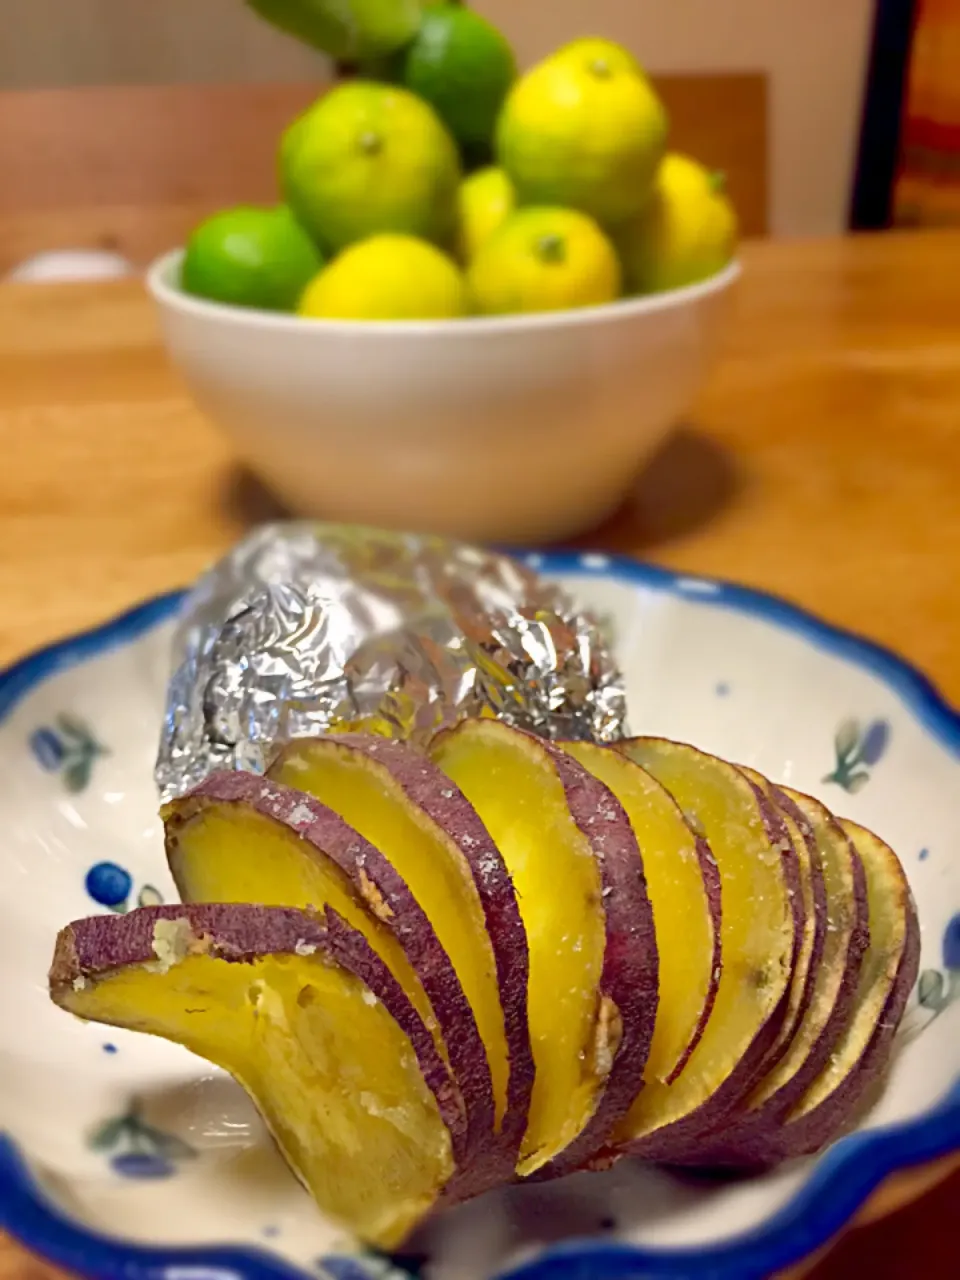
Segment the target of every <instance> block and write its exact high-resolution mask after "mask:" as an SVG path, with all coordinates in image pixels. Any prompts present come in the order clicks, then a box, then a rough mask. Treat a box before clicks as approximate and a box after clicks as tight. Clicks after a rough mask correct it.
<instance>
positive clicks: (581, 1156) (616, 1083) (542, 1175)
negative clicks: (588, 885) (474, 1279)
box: [529, 743, 659, 1181]
mask: <svg viewBox="0 0 960 1280" xmlns="http://www.w3.org/2000/svg"><path fill="white" fill-rule="evenodd" d="M541 745H542V746H543V747H544V749H545V750H546V751H547V753H548V754H549V756H550V758H551V760H552V761H553V764H554V767H555V768H556V771H557V774H558V776H559V778H560V781H561V783H562V784H563V789H564V793H565V797H566V801H567V806H568V808H569V810H570V815H571V817H572V818H573V820H574V822H575V823H576V825H577V826H578V827H579V829H580V831H581V832H582V833H583V835H584V836H585V837H586V838H587V840H589V842H590V845H591V847H592V849H593V851H594V854H595V856H596V859H597V863H598V866H599V869H600V880H601V885H602V890H601V892H602V895H603V906H604V911H605V914H606V945H605V949H604V957H603V969H602V971H601V975H600V995H601V996H606V997H607V998H608V999H609V1000H611V1001H612V1002H613V1004H614V1005H616V1007H617V1009H618V1010H619V1012H620V1018H621V1021H622V1029H623V1033H622V1039H621V1041H620V1044H619V1046H618V1048H617V1051H616V1054H615V1055H614V1060H613V1066H612V1068H611V1070H610V1075H609V1077H608V1078H607V1082H606V1085H605V1087H604V1089H603V1092H602V1094H601V1097H600V1101H599V1103H598V1105H597V1108H596V1110H595V1111H594V1113H593V1115H592V1116H591V1118H590V1119H589V1120H588V1121H587V1123H586V1125H585V1126H584V1127H583V1129H582V1130H581V1131H580V1133H579V1134H578V1135H577V1137H576V1138H575V1139H574V1140H573V1142H571V1143H570V1144H569V1145H568V1146H567V1147H566V1148H565V1149H564V1150H563V1151H562V1152H560V1154H559V1155H558V1156H556V1157H555V1158H554V1159H553V1160H552V1161H551V1162H550V1163H549V1164H548V1165H547V1166H546V1167H545V1168H543V1169H541V1170H538V1172H537V1173H536V1174H535V1175H534V1176H533V1177H532V1178H531V1179H529V1180H530V1181H542V1180H544V1179H547V1178H556V1177H561V1176H562V1175H564V1174H567V1173H572V1172H574V1171H575V1170H577V1169H580V1168H582V1167H583V1166H584V1165H585V1164H586V1163H587V1162H588V1161H589V1160H590V1158H591V1157H592V1156H593V1155H595V1153H596V1152H597V1151H598V1150H600V1149H601V1148H602V1147H603V1144H604V1143H605V1142H606V1140H607V1139H608V1138H609V1137H610V1134H611V1133H612V1132H613V1129H614V1128H615V1126H616V1125H617V1124H618V1123H619V1122H620V1120H622V1119H623V1117H624V1116H625V1115H626V1113H627V1112H628V1111H629V1109H630V1106H631V1105H632V1103H633V1100H634V1099H635V1098H636V1096H637V1094H638V1093H639V1092H640V1090H641V1089H642V1088H643V1073H644V1068H645V1067H646V1063H647V1056H648V1054H649V1052H650V1042H651V1040H652V1039H653V1029H654V1025H655V1023H656V1017H657V1001H658V995H659V957H658V952H657V938H656V930H655V928H654V921H653V907H652V905H651V902H650V897H649V895H648V893H647V883H646V879H645V877H644V874H643V860H642V857H641V854H640V849H639V846H638V844H637V839H636V836H635V835H634V832H633V828H632V826H631V825H630V819H629V818H628V817H627V814H626V811H625V810H624V808H623V806H622V805H621V804H620V802H619V800H617V798H616V796H615V795H614V794H613V792H612V791H610V790H609V788H607V787H606V786H605V785H604V784H603V783H602V782H600V781H599V779H597V778H595V777H594V776H593V774H591V773H589V772H588V771H587V770H586V769H585V768H583V766H582V765H580V764H579V763H578V762H577V761H576V760H574V759H573V758H572V757H571V756H569V755H567V754H566V753H565V752H564V751H562V750H560V749H559V748H558V747H554V746H553V745H551V744H550V743H542V744H541Z"/></svg>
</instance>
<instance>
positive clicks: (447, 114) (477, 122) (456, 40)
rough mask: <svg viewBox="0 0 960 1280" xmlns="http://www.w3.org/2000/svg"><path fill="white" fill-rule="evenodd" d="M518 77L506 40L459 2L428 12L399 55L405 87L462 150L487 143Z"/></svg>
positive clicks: (515, 64)
mask: <svg viewBox="0 0 960 1280" xmlns="http://www.w3.org/2000/svg"><path fill="white" fill-rule="evenodd" d="M516 76H517V63H516V59H515V57H514V55H513V50H512V49H511V47H510V45H509V43H508V41H507V40H506V38H505V37H504V36H503V35H501V33H500V32H499V31H498V30H497V29H496V27H494V26H493V25H492V24H491V23H489V22H488V21H487V20H486V18H482V17H481V16H480V14H478V13H473V12H472V11H471V10H470V9H464V8H461V7H460V5H457V4H441V5H437V6H435V7H433V8H431V9H428V10H427V12H426V13H425V14H424V16H423V22H422V23H421V24H420V30H419V31H418V32H417V34H416V36H415V37H414V39H413V42H412V44H411V45H410V46H409V48H408V49H407V50H406V52H405V54H404V55H403V70H402V73H401V78H402V81H403V83H404V84H405V85H406V87H407V88H408V89H410V90H411V91H412V92H413V93H416V94H419V96H420V97H421V98H424V99H425V100H426V101H427V102H429V103H430V104H431V105H432V106H433V108H434V110H435V111H436V112H437V114H438V115H439V116H440V118H441V120H443V121H444V123H445V124H446V125H447V128H448V129H449V130H450V132H451V133H452V134H453V136H454V137H455V138H456V139H457V141H458V142H459V143H460V144H461V146H464V147H466V148H468V149H469V148H472V147H474V146H482V145H484V144H490V143H491V142H492V140H493V133H494V128H495V126H496V123H497V116H498V115H499V114H500V108H501V107H502V106H503V101H504V98H505V97H506V96H507V93H508V91H509V89H510V86H511V85H512V84H513V82H514V80H515V79H516Z"/></svg>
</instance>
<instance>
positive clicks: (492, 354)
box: [149, 4, 739, 542]
mask: <svg viewBox="0 0 960 1280" xmlns="http://www.w3.org/2000/svg"><path fill="white" fill-rule="evenodd" d="M413 7H414V8H418V6H413ZM394 38H396V37H395V36H394ZM404 38H405V39H406V43H405V44H404V45H402V46H401V47H400V48H399V49H398V50H394V51H392V52H390V53H389V54H383V53H382V52H381V53H380V54H379V56H373V55H368V54H366V53H365V52H364V50H363V49H362V48H361V49H360V50H359V56H357V57H356V58H354V60H353V66H352V68H351V70H350V71H349V72H348V73H347V74H346V75H345V76H344V78H343V80H342V81H341V82H340V83H338V84H337V85H336V86H335V87H334V88H333V89H332V90H330V91H329V92H326V93H325V94H323V95H322V96H321V97H320V98H319V99H318V100H317V101H316V102H315V103H314V104H313V105H312V106H311V107H310V108H309V109H308V110H307V111H306V112H304V113H303V114H302V115H301V116H299V117H298V118H297V119H296V120H294V121H293V122H292V123H291V125H290V126H289V128H288V129H287V130H286V131H285V133H284V135H283V138H282V139H281V142H280V146H279V158H278V173H279V186H280V198H281V203H279V204H278V205H276V206H275V207H272V208H259V207H242V208H235V209H229V210H224V211H222V212H221V213H218V214H215V215H214V216H213V217H211V218H210V219H208V220H207V221H206V222H204V223H203V224H202V225H201V226H199V227H197V228H196V229H195V230H194V231H193V233H192V234H191V236H190V237H189V240H188V243H187V245H186V247H185V248H184V249H179V250H176V251H174V252H172V253H170V254H167V255H166V256H165V257H163V258H162V259H160V260H159V261H158V262H157V263H155V264H154V266H153V267H152V268H151V270H150V274H149V282H150V288H151V290H152V293H153V295H154V297H155V299H156V300H157V302H158V304H159V307H160V312H161V317H162V323H163V329H164V334H165V338H166V342H167V345H168V348H169V351H170V355H171V357H172V360H173V362H174V364H175V365H176V366H177V368H178V369H179V370H180V372H181V373H182V375H183V376H184V378H185V380H186V382H187V385H188V386H189V387H190V389H191V391H192V393H193V395H194V397H195V398H196V400H197V402H198V404H199V405H200V406H201V408H202V409H203V410H205V411H206V412H207V413H208V414H209V415H210V417H211V418H212V419H214V420H215V421H217V422H218V423H219V424H220V425H221V426H222V427H223V428H224V429H225V430H226V431H227V432H229V433H230V435H231V436H232V437H233V438H234V440H235V441H236V443H237V445H238V448H239V450H240V453H241V455H242V456H243V458H244V459H245V460H246V462H247V463H248V464H249V465H250V466H251V468H252V469H253V470H254V471H255V472H257V473H258V474H259V475H260V476H261V477H262V479H263V480H264V481H265V483H266V484H267V485H268V486H269V488H271V489H272V490H273V491H274V492H275V493H276V494H277V495H278V496H279V497H280V498H281V499H282V500H283V501H284V502H285V503H286V504H288V505H289V506H290V507H291V508H292V509H294V510H295V511H298V512H302V513H305V514H309V515H320V516H323V517H324V518H327V519H338V520H360V521H368V522H369V521H373V522H376V523H380V524H385V525H389V526H394V527H410V526H416V527H418V528H422V529H429V530H432V531H437V532H444V533H449V534H455V535H458V536H466V537H473V538H481V539H501V540H512V541H518V542H520V541H527V542H537V541H542V540H548V539H552V538H557V537H562V536H565V535H569V534H572V533H574V532H577V531H579V530H581V529H584V528H587V527H589V526H590V525H593V524H595V523H596V522H598V521H599V520H600V519H602V518H603V516H604V515H606V514H607V513H608V512H609V511H611V510H612V509H614V508H615V507H616V506H617V505H618V504H619V502H620V501H622V499H623V497H624V495H625V493H626V492H627V490H628V489H629V487H630V485H631V483H632V481H633V479H634V477H635V475H636V473H637V471H638V469H639V468H640V467H641V466H642V465H643V463H644V461H645V460H646V458H647V457H648V456H649V455H650V454H651V453H652V452H653V451H654V450H655V449H656V447H657V446H658V444H660V442H661V441H662V440H663V438H664V436H665V435H666V434H667V432H668V431H669V430H670V428H671V427H672V426H673V424H674V423H676V422H677V421H678V419H679V418H680V417H681V416H682V415H683V413H684V412H685V411H686V410H688V409H689V407H690V405H691V403H692V401H693V399H694V398H695V396H696V394H697V391H698V389H699V388H700V386H701V384H702V382H703V379H704V377H705V375H706V373H707V371H708V369H709V367H710V364H711V361H712V358H713V355H714V351H715V348H716V345H717V339H718V337H719V335H720V332H721V329H722V323H723V316H724V311H725V304H726V302H727V300H728V297H729V293H730V289H731V286H732V284H733V283H734V281H735V280H736V278H737V275H738V272H739V268H738V266H737V263H736V261H735V249H736V238H737V221H736V215H735V213H734V210H733V208H732V206H731V204H730V202H729V200H728V199H727V197H726V195H725V193H724V191H723V184H722V179H721V178H720V176H718V175H716V174H713V173H711V172H710V171H709V170H708V169H707V168H706V167H704V166H702V165H700V164H699V163H697V162H696V161H695V160H693V159H691V158H689V157H687V156H684V155H680V154H677V153H675V152H672V151H670V150H669V121H668V118H667V114H666V111H665V109H664V107H663V105H662V104H661V102H660V101H659V99H658V97H657V95H656V92H655V90H654V89H653V87H652V85H651V83H650V81H649V80H648V79H647V77H646V75H645V74H644V72H643V71H642V69H641V67H640V65H639V64H638V62H637V61H636V59H635V58H634V57H633V55H632V54H631V53H630V52H629V51H628V50H626V49H624V48H622V47H621V46H619V45H617V44H614V43H613V42H611V41H608V40H603V39H593V38H591V39H584V40H577V41H574V42H573V43H571V44H568V45H566V46H564V47H563V48H561V49H560V50H558V51H557V52H556V53H554V54H553V55H552V56H550V57H549V58H547V59H546V60H545V61H543V62H541V63H540V64H539V65H537V66H535V67H533V68H532V69H530V70H529V71H527V72H526V73H525V74H519V73H518V71H517V66H516V62H515V59H514V55H513V52H512V50H511V48H510V46H509V44H508V42H507V41H506V39H505V37H504V36H503V35H501V33H500V32H498V31H497V30H496V29H495V28H493V27H492V26H491V25H490V24H489V23H488V22H487V21H486V20H485V19H483V18H481V17H480V16H479V15H477V14H475V13H473V12H472V11H471V10H469V9H467V8H464V7H462V6H460V5H452V4H440V5H435V6H430V7H428V8H425V9H424V11H423V13H422V14H419V17H418V25H417V26H416V27H415V28H414V31H413V34H412V36H410V35H409V33H408V32H405V35H404ZM378 47H379V46H378ZM353 52H354V53H356V52H357V50H353ZM585 441H589V447H586V448H585V447H584V442H585Z"/></svg>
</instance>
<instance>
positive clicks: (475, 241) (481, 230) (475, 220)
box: [457, 168, 517, 262]
mask: <svg viewBox="0 0 960 1280" xmlns="http://www.w3.org/2000/svg"><path fill="white" fill-rule="evenodd" d="M516 203H517V196H516V192H515V191H514V189H513V183H512V182H511V181H510V179H509V178H508V177H507V175H506V174H505V173H504V171H503V170H502V169H494V168H488V169H478V170H477V172H476V173H472V174H471V175H470V177H469V178H465V179H464V180H463V182H461V183H460V190H459V192H458V194H457V224H458V225H457V250H458V252H459V254H460V257H461V259H462V260H463V261H464V262H470V261H471V260H472V259H473V258H475V257H476V255H477V253H478V251H479V250H480V248H481V247H482V246H483V245H484V244H486V242H487V241H488V240H489V239H490V237H491V236H492V235H493V233H494V232H495V231H497V230H499V228H500V227H502V226H503V224H504V222H506V220H507V218H509V217H510V214H511V213H513V211H514V209H515V207H516Z"/></svg>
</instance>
